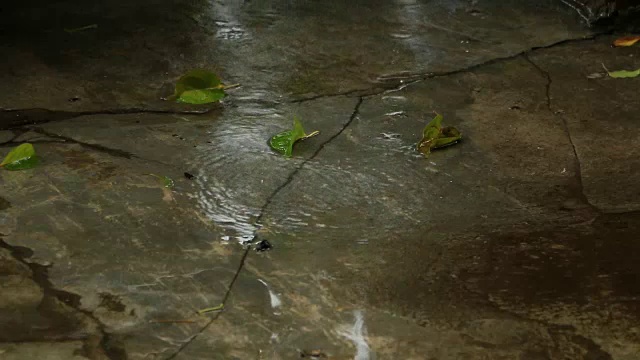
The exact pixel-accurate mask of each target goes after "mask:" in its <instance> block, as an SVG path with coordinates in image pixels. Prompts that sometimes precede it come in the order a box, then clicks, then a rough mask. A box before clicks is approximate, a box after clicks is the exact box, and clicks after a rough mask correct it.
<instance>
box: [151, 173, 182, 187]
mask: <svg viewBox="0 0 640 360" xmlns="http://www.w3.org/2000/svg"><path fill="white" fill-rule="evenodd" d="M147 175H149V176H153V177H154V178H156V179H158V180H160V182H161V183H162V185H163V186H164V187H166V188H168V189H171V188H173V186H174V185H175V182H174V181H173V179H172V178H170V177H168V176H160V175H156V174H147Z"/></svg>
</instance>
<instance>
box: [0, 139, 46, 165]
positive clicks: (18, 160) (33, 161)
mask: <svg viewBox="0 0 640 360" xmlns="http://www.w3.org/2000/svg"><path fill="white" fill-rule="evenodd" d="M37 164H38V157H37V156H36V150H35V149H34V148H33V145H31V144H29V143H24V144H20V145H19V146H17V147H15V148H13V149H12V150H11V151H9V154H7V156H6V157H5V158H4V160H2V163H0V167H3V168H5V169H6V170H24V169H31V168H33V167H34V166H36V165H37Z"/></svg>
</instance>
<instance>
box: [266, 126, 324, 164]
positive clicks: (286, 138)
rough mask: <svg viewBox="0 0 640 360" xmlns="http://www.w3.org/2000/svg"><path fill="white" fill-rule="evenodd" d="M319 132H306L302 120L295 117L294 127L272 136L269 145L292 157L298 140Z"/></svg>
mask: <svg viewBox="0 0 640 360" xmlns="http://www.w3.org/2000/svg"><path fill="white" fill-rule="evenodd" d="M319 133H320V132H319V131H313V132H312V133H310V134H306V133H305V132H304V128H303V127H302V123H300V120H299V119H298V118H297V117H294V118H293V129H292V130H287V131H283V132H281V133H279V134H276V135H274V136H272V137H271V139H270V140H269V146H271V148H272V149H273V150H275V151H277V152H279V153H281V154H283V155H284V156H287V157H290V156H291V155H293V144H295V143H296V141H299V140H304V139H308V138H310V137H312V136H316V135H318V134H319Z"/></svg>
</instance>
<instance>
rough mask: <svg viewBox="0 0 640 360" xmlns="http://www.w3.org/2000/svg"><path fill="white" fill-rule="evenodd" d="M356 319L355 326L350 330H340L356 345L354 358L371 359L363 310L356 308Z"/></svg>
mask: <svg viewBox="0 0 640 360" xmlns="http://www.w3.org/2000/svg"><path fill="white" fill-rule="evenodd" d="M353 315H354V316H355V321H354V323H353V326H352V327H351V328H349V329H348V330H341V331H339V332H338V334H340V335H341V336H343V337H345V338H347V339H349V340H351V341H352V342H353V344H354V345H355V347H356V355H355V356H354V357H353V359H354V360H371V359H372V354H371V348H370V347H369V344H368V343H367V340H366V339H365V336H366V335H367V329H366V328H365V326H364V315H363V312H362V310H356V311H354V312H353Z"/></svg>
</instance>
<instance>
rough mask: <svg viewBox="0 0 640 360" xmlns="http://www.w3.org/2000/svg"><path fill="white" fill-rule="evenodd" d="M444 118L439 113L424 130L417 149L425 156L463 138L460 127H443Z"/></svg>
mask: <svg viewBox="0 0 640 360" xmlns="http://www.w3.org/2000/svg"><path fill="white" fill-rule="evenodd" d="M442 120H443V118H442V115H440V114H437V115H436V117H434V118H433V120H431V121H430V122H429V123H428V124H427V126H425V128H424V130H422V139H421V140H420V142H418V145H417V146H416V150H418V151H420V152H421V153H422V154H424V156H425V157H426V156H429V154H430V153H431V150H433V149H438V148H442V147H445V146H450V145H453V144H455V143H457V142H458V141H460V139H462V134H461V133H460V131H458V129H456V128H454V127H453V126H448V127H442Z"/></svg>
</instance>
